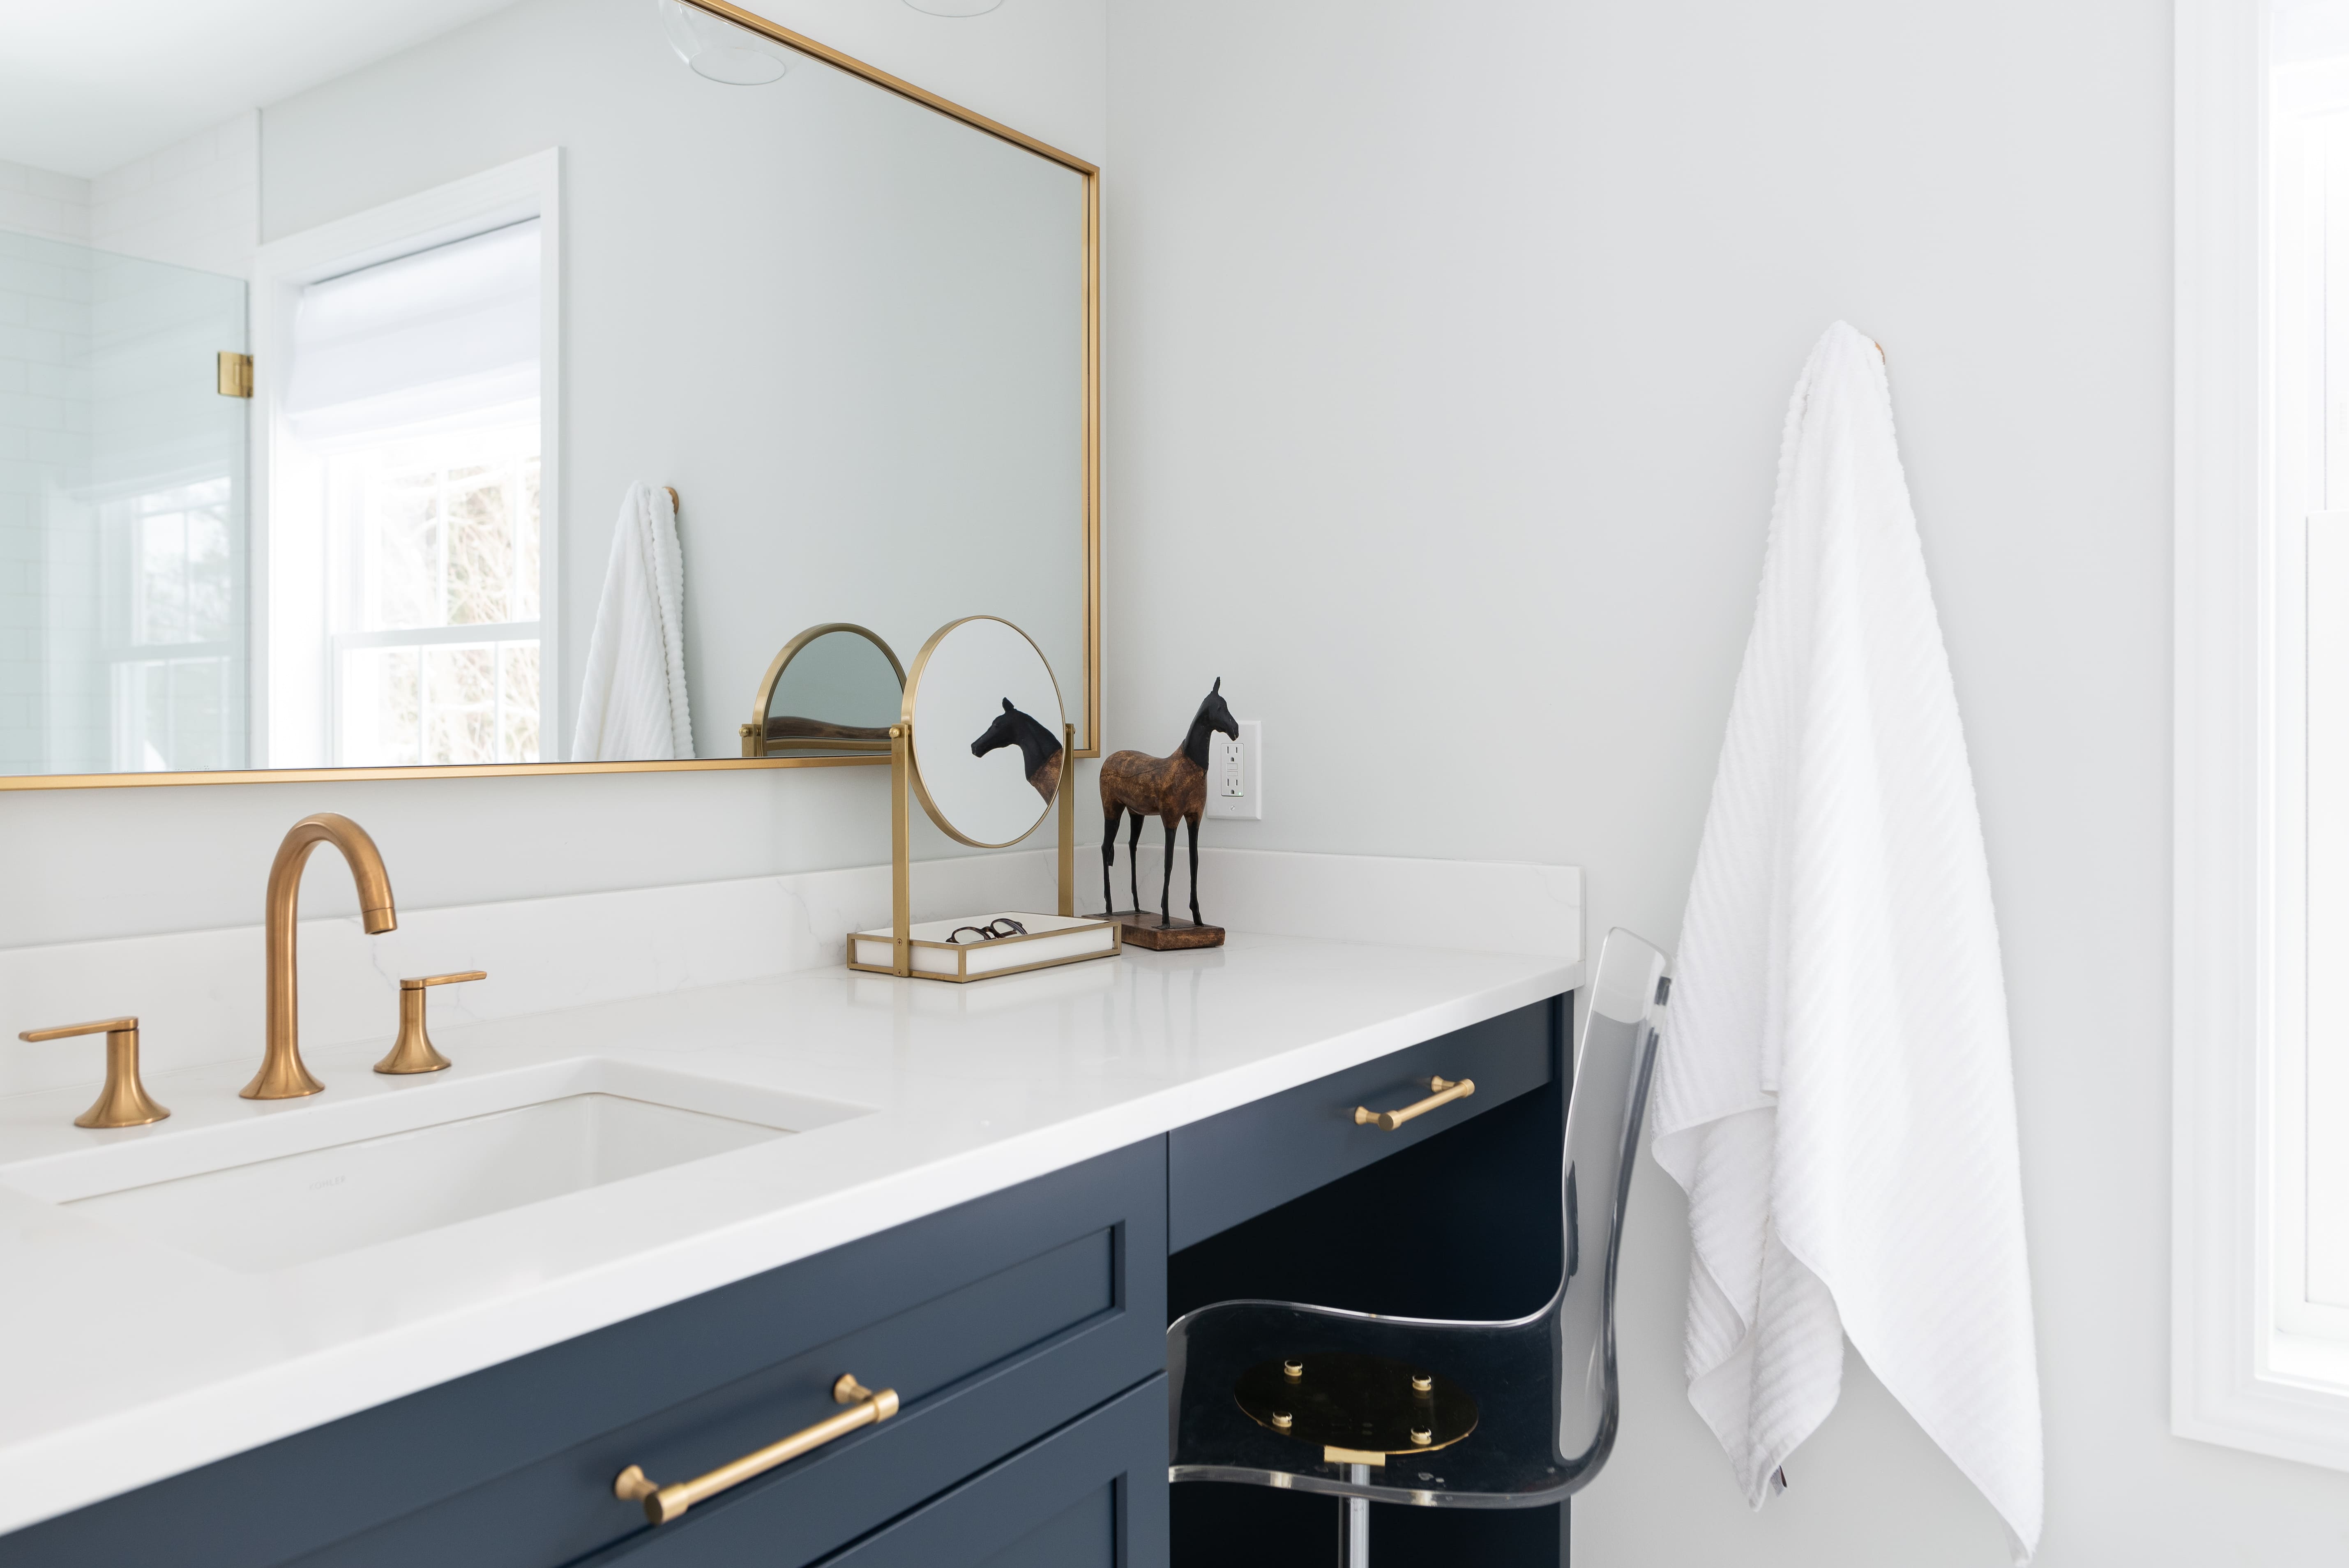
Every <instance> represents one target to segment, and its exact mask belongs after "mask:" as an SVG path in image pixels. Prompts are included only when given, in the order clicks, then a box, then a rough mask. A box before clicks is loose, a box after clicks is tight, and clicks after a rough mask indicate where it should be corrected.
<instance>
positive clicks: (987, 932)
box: [947, 915, 1028, 942]
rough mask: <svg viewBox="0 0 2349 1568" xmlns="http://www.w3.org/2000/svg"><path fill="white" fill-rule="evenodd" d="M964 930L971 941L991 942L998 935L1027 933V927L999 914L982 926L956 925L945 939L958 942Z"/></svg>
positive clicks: (1008, 935) (1012, 935)
mask: <svg viewBox="0 0 2349 1568" xmlns="http://www.w3.org/2000/svg"><path fill="white" fill-rule="evenodd" d="M965 931H968V932H969V933H970V940H972V941H975V942H991V941H994V940H997V939H998V938H999V937H1024V936H1026V935H1027V934H1028V928H1027V927H1025V926H1023V925H1021V924H1020V923H1019V921H1017V920H1015V919H1012V918H1011V917H1010V916H1009V915H999V916H997V917H996V918H995V919H991V920H989V921H988V922H987V924H985V925H983V926H957V927H956V928H955V929H953V930H952V931H950V932H948V933H947V940H948V941H950V942H959V941H961V940H962V934H963V933H964V932H965Z"/></svg>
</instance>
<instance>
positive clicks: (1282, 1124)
mask: <svg viewBox="0 0 2349 1568" xmlns="http://www.w3.org/2000/svg"><path fill="white" fill-rule="evenodd" d="M1565 1009H1566V1002H1565V998H1563V997H1552V998H1550V999H1549V1000H1547V1001H1545V1002H1535V1003H1533V1004H1532V1005H1531V1006H1527V1007H1521V1008H1518V1009H1517V1010H1516V1012H1505V1013H1503V1014H1502V1015H1501V1016H1499V1017H1498V1018H1488V1019H1486V1020H1485V1022H1484V1023H1475V1024H1471V1025H1470V1026H1469V1027H1467V1028H1465V1029H1462V1030H1457V1031H1454V1033H1450V1034H1446V1035H1443V1036H1441V1037H1439V1038H1437V1039H1434V1040H1430V1041H1427V1042H1425V1043H1424V1044H1418V1045H1413V1046H1411V1047H1410V1048H1408V1049H1406V1050H1402V1051H1397V1052H1395V1053H1393V1054H1392V1055H1387V1056H1381V1057H1380V1058H1379V1059H1378V1060H1377V1061H1375V1062H1365V1063H1363V1064H1361V1066H1359V1067H1354V1068H1350V1069H1349V1070H1347V1071H1345V1072H1342V1073H1332V1074H1331V1075H1330V1076H1328V1077H1326V1078H1317V1079H1315V1080H1314V1081H1313V1082H1312V1083H1310V1084H1305V1085H1299V1087H1297V1088H1294V1089H1291V1090H1289V1091H1288V1092H1287V1093H1286V1094H1281V1095H1275V1096H1270V1097H1269V1098H1267V1099H1262V1100H1257V1101H1255V1102H1253V1103H1251V1104H1248V1105H1245V1106H1237V1107H1236V1108H1235V1109H1232V1110H1228V1111H1226V1112H1225V1113H1224V1114H1223V1115H1221V1116H1210V1117H1208V1118H1207V1119H1206V1120H1205V1121H1199V1122H1193V1123H1192V1124H1191V1125H1190V1126H1188V1127H1176V1128H1175V1129H1174V1131H1173V1132H1172V1133H1170V1134H1168V1135H1167V1147H1166V1229H1167V1245H1168V1247H1169V1248H1171V1249H1175V1250H1179V1249H1181V1248H1184V1247H1187V1246H1189V1245H1191V1244H1192V1243H1193V1242H1194V1241H1202V1240H1204V1239H1206V1237H1209V1236H1212V1235H1214V1234H1216V1232H1217V1231H1223V1230H1227V1229H1229V1228H1230V1227H1231V1226H1234V1225H1237V1224H1238V1223H1239V1222H1240V1221H1241V1220H1249V1219H1253V1218H1254V1217H1255V1216H1257V1215H1258V1214H1261V1213H1263V1212H1265V1211H1266V1210H1269V1209H1276V1208H1278V1207H1279V1206H1280V1205H1281V1204H1283V1203H1286V1202H1288V1200H1289V1199H1292V1198H1296V1197H1298V1196H1299V1195H1300V1194H1303V1193H1307V1192H1310V1191H1311V1190H1313V1189H1315V1188H1317V1187H1319V1186H1321V1185H1323V1184H1324V1183H1326V1182H1330V1181H1335V1180H1336V1179H1338V1178H1340V1177H1341V1176H1345V1175H1347V1174H1349V1173H1350V1172H1352V1171H1356V1170H1360V1169H1361V1168H1362V1167H1364V1166H1366V1165H1369V1164H1371V1162H1372V1161H1374V1160H1379V1159H1383V1158H1385V1157H1387V1156H1388V1155H1391V1154H1393V1153H1394V1152H1396V1151H1397V1150H1398V1149H1404V1148H1409V1147H1411V1146H1412V1145H1413V1144H1415V1143H1418V1142H1420V1141H1421V1140H1422V1139H1423V1138H1428V1137H1433V1136H1434V1135H1435V1134H1437V1133H1439V1132H1442V1131H1444V1129H1445V1128H1447V1127H1458V1126H1459V1125H1460V1124H1461V1123H1462V1122H1464V1121H1465V1120H1467V1119H1468V1118H1469V1117H1471V1116H1478V1115H1481V1114H1482V1113H1484V1112H1485V1111H1488V1110H1491V1109H1492V1108H1493V1107H1494V1106H1497V1105H1500V1104H1502V1103H1504V1102H1505V1101H1507V1100H1511V1099H1514V1098H1516V1096H1519V1095H1522V1094H1525V1093H1526V1092H1527V1091H1529V1090H1532V1089H1537V1088H1539V1087H1540V1086H1541V1085H1544V1084H1547V1083H1548V1082H1549V1081H1550V1077H1551V1075H1552V1073H1553V1072H1554V1071H1560V1070H1562V1069H1561V1068H1559V1067H1558V1065H1557V1062H1558V1054H1559V1051H1560V1049H1561V1044H1562V1042H1563V1041H1564V1039H1565V1019H1566V1010H1565ZM1431 1077H1443V1078H1449V1079H1454V1080H1457V1079H1462V1078H1467V1079H1472V1080H1474V1081H1475V1085H1476V1092H1475V1094H1474V1095H1472V1096H1469V1097H1467V1098H1466V1099H1463V1100H1454V1101H1452V1102H1451V1103H1450V1104H1448V1105H1444V1106H1438V1107H1436V1108H1435V1109H1433V1110H1432V1111H1429V1112H1427V1113H1425V1114H1424V1115H1423V1116H1418V1117H1417V1118H1415V1119H1413V1120H1412V1121H1408V1122H1405V1123H1404V1124H1402V1126H1401V1127H1397V1128H1396V1129H1395V1130H1393V1131H1392V1132H1388V1131H1385V1130H1383V1129H1381V1128H1380V1127H1363V1126H1358V1125H1357V1124H1356V1123H1355V1121H1354V1107H1355V1106H1367V1107H1369V1108H1370V1109H1371V1110H1373V1111H1381V1110H1392V1109H1395V1108H1397V1107H1400V1106H1407V1105H1410V1104H1412V1103H1413V1101H1416V1100H1420V1099H1423V1098H1425V1097H1426V1096H1427V1093H1428V1089H1427V1080H1428V1079H1429V1078H1431Z"/></svg>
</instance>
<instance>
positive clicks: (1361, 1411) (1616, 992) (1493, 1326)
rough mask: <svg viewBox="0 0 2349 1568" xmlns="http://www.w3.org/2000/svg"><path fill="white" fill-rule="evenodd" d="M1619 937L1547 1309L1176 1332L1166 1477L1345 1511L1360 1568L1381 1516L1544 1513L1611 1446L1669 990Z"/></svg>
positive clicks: (1567, 1168)
mask: <svg viewBox="0 0 2349 1568" xmlns="http://www.w3.org/2000/svg"><path fill="white" fill-rule="evenodd" d="M1665 964H1666V961H1665V958H1664V955H1663V954H1662V953H1661V952H1660V951H1658V950H1656V949H1655V948H1654V947H1653V946H1651V945H1650V944H1649V943H1647V942H1645V941H1642V940H1640V938H1638V937H1636V936H1633V935H1632V934H1631V933H1630V932H1629V931H1624V930H1613V931H1609V933H1608V934H1607V941H1606V944H1605V946H1604V947H1603V948H1602V949H1601V950H1600V952H1599V972H1598V974H1597V975H1596V977H1595V978H1594V979H1593V981H1591V984H1590V986H1589V988H1588V990H1587V991H1586V992H1584V1005H1583V1006H1582V1008H1581V1012H1582V1020H1581V1027H1580V1029H1579V1030H1578V1033H1577V1035H1576V1039H1575V1044H1574V1056H1573V1080H1572V1088H1571V1091H1570V1095H1569V1097H1568V1104H1567V1115H1566V1153H1565V1158H1564V1161H1563V1170H1562V1173H1561V1175H1560V1178H1559V1179H1560V1180H1561V1181H1562V1182H1563V1183H1564V1187H1565V1204H1564V1209H1565V1214H1566V1248H1565V1259H1566V1262H1565V1269H1564V1272H1563V1277H1562V1278H1561V1279H1560V1280H1559V1281H1558V1284H1557V1290H1556V1291H1555V1292H1554V1293H1552V1294H1551V1296H1550V1299H1549V1303H1548V1304H1547V1305H1546V1306H1544V1307H1543V1308H1542V1309H1541V1310H1540V1311H1539V1312H1537V1313H1535V1314H1532V1315H1531V1316H1529V1317H1523V1318H1517V1319H1514V1320H1511V1321H1508V1322H1504V1323H1475V1322H1457V1321H1453V1320H1449V1319H1443V1318H1407V1317H1381V1316H1378V1315H1376V1314H1370V1313H1358V1312H1347V1311H1344V1310H1342V1309H1340V1308H1337V1307H1324V1306H1308V1305H1305V1304H1303V1303H1298V1302H1276V1301H1229V1302H1217V1303H1215V1304H1214V1305H1212V1306H1205V1307H1201V1308H1200V1309H1199V1310H1198V1311H1196V1312H1194V1313H1187V1314H1185V1315H1184V1316H1183V1317H1181V1318H1179V1319H1177V1320H1176V1321H1175V1323H1174V1325H1173V1326H1172V1327H1170V1328H1169V1329H1168V1330H1167V1331H1166V1352H1167V1357H1166V1358H1167V1370H1168V1381H1169V1385H1170V1386H1169V1389H1168V1418H1169V1421H1170V1423H1171V1425H1172V1428H1173V1430H1172V1432H1171V1434H1170V1443H1169V1452H1170V1454H1171V1456H1172V1464H1171V1467H1170V1470H1169V1473H1170V1475H1171V1476H1172V1478H1173V1479H1174V1480H1178V1481H1200V1480H1214V1481H1246V1482H1252V1483H1254V1484H1256V1485H1257V1486H1273V1487H1284V1488H1288V1489H1290V1490H1297V1491H1311V1492H1323V1493H1330V1494H1334V1495H1336V1496H1338V1497H1340V1498H1344V1499H1346V1500H1348V1501H1347V1504H1346V1506H1345V1507H1344V1508H1343V1509H1341V1510H1340V1516H1341V1517H1340V1529H1341V1531H1342V1532H1344V1533H1343V1537H1342V1556H1341V1561H1342V1562H1344V1563H1346V1564H1347V1565H1348V1568H1367V1564H1368V1563H1369V1561H1370V1545H1369V1532H1370V1506H1369V1505H1370V1503H1371V1501H1379V1502H1394V1503H1407V1504H1416V1505H1418V1506H1420V1507H1424V1508H1534V1507H1537V1506H1539V1505H1541V1504H1544V1503H1552V1502H1557V1501H1559V1500H1561V1499H1563V1498H1566V1497H1568V1496H1571V1495H1572V1494H1573V1493H1574V1492H1576V1491H1578V1490H1581V1489H1582V1488H1583V1487H1584V1486H1586V1485H1588V1483H1589V1481H1590V1479H1591V1478H1592V1477H1593V1476H1595V1475H1597V1474H1598V1473H1599V1467H1600V1466H1602V1465H1604V1464H1605V1463H1606V1462H1607V1456H1608V1453H1609V1450H1610V1449H1612V1448H1613V1447H1614V1443H1615V1428H1616V1417H1617V1399H1616V1386H1615V1264H1616V1257H1617V1254H1618V1251H1619V1248H1620V1245H1621V1241H1622V1222H1623V1207H1624V1199H1625V1196H1626V1192H1627V1190H1628V1189H1629V1187H1630V1176H1631V1161H1632V1157H1633V1156H1634V1154H1635V1153H1636V1152H1637V1150H1638V1147H1639V1135H1640V1122H1641V1121H1642V1119H1643V1118H1644V1116H1645V1113H1646V1110H1647V1099H1648V1077H1649V1074H1650V1072H1651V1070H1652V1069H1653V1067H1654V1064H1655V1053H1656V1038H1657V1033H1658V1031H1659V1030H1660V1029H1661V1026H1662V1023H1663V1012H1664V1005H1665V999H1666V996H1667V994H1668V992H1669V990H1670V987H1671V981H1669V980H1667V979H1666V978H1665V976H1664V970H1665Z"/></svg>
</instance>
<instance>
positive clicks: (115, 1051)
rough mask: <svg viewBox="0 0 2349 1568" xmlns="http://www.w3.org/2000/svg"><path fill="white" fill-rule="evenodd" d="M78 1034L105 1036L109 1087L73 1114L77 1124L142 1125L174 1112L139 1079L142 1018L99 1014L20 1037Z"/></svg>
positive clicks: (37, 1038) (56, 1037)
mask: <svg viewBox="0 0 2349 1568" xmlns="http://www.w3.org/2000/svg"><path fill="white" fill-rule="evenodd" d="M77 1034H103V1035H105V1036H106V1087H105V1088H103V1089H101V1090H99V1091H98V1099H97V1101H96V1103H95V1104H93V1105H92V1106H90V1107H89V1109H88V1110H86V1111H84V1112H82V1114H81V1115H79V1116H76V1117H74V1126H76V1127H145V1126H146V1125H147V1124H148V1123H149V1122H160V1121H161V1120H162V1119H163V1118H164V1117H165V1116H170V1115H171V1111H170V1110H169V1109H167V1108H165V1107H164V1106H160V1105H158V1104H156V1103H155V1099H154V1096H150V1094H148V1092H147V1085H145V1084H142V1083H140V1081H139V1020H137V1019H136V1018H129V1017H124V1018H99V1019H95V1020H93V1021H91V1022H90V1023H64V1024H59V1025H58V1026H57V1028H55V1029H27V1030H26V1031H25V1032H24V1033H21V1034H19V1035H17V1036H16V1038H17V1039H19V1040H28V1041H32V1042H35V1043H36V1044H37V1043H38V1042H40V1041H43V1040H70V1039H72V1038H73V1037H74V1036H75V1035H77Z"/></svg>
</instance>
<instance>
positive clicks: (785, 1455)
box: [612, 1372, 897, 1524]
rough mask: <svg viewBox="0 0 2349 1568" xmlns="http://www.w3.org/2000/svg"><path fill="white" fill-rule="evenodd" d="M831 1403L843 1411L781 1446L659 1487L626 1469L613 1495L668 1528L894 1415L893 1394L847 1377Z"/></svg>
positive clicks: (636, 1467)
mask: <svg viewBox="0 0 2349 1568" xmlns="http://www.w3.org/2000/svg"><path fill="white" fill-rule="evenodd" d="M832 1397H833V1403H835V1404H839V1405H845V1406H847V1407H848V1408H847V1409H845V1410H843V1411H842V1412H841V1413H840V1414H839V1415H837V1416H833V1417H826V1418H825V1419H823V1420H821V1421H818V1422H817V1423H816V1424H815V1425H814V1426H812V1427H803V1428H801V1429H800V1430H798V1431H796V1432H793V1433H792V1435H791V1436H790V1437H788V1438H784V1439H783V1440H782V1441H781V1442H779V1443H769V1444H768V1445H767V1446H766V1447H765V1448H763V1449H760V1450H759V1451H758V1452H757V1453H755V1454H744V1455H743V1456H742V1457H741V1458H740V1459H736V1460H735V1461H734V1462H733V1463H732V1464H730V1465H720V1466H719V1467H718V1468H717V1469H714V1470H711V1471H710V1472H709V1474H708V1475H705V1476H696V1477H694V1478H693V1479H692V1480H688V1481H678V1482H677V1483H675V1484H674V1485H671V1486H662V1485H661V1484H660V1483H658V1482H657V1481H655V1480H651V1479H650V1478H649V1477H647V1475H646V1474H645V1472H644V1467H642V1466H641V1465H630V1466H629V1467H628V1468H627V1469H624V1470H622V1471H621V1472H620V1473H619V1474H618V1475H617V1476H616V1477H615V1478H613V1480H612V1495H613V1496H614V1497H616V1498H618V1499H620V1500H621V1501H624V1502H625V1501H635V1500H636V1499H638V1498H641V1499H643V1500H644V1504H645V1517H646V1518H647V1519H649V1520H651V1521H653V1522H654V1523H655V1524H667V1522H668V1521H670V1520H672V1519H675V1518H676V1517H677V1516H678V1514H680V1513H683V1512H684V1511H686V1510H687V1509H688V1508H691V1507H692V1506H693V1505H694V1504H695V1503H697V1502H700V1501H704V1500H706V1499H709V1498H713V1497H716V1496H717V1495H718V1494H719V1492H721V1491H724V1490H726V1489H727V1488H728V1487H730V1486H740V1484H741V1483H742V1482H744V1481H746V1480H750V1478H751V1477H752V1476H757V1475H764V1474H766V1473H767V1472H768V1471H769V1470H771V1469H774V1468H775V1467H776V1466H777V1465H779V1464H781V1463H782V1462H783V1461H784V1460H786V1459H798V1458H799V1457H800V1456H801V1455H802V1454H804V1453H806V1452H807V1451H808V1450H809V1449H820V1448H822V1447H823V1446H824V1445H825V1444H826V1443H828V1442H830V1441H832V1440H833V1438H839V1437H844V1436H846V1435H847V1434H848V1433H850V1432H853V1431H854V1430H856V1428H859V1427H870V1426H872V1425H874V1423H875V1422H879V1421H885V1420H887V1419H888V1418H889V1417H892V1416H894V1415H895V1414H896V1413H897V1391H896V1390H895V1388H884V1389H883V1390H881V1392H880V1393H878V1394H875V1393H874V1392H873V1390H872V1389H870V1388H867V1387H865V1386H864V1385H863V1384H862V1383H859V1382H858V1381H856V1379H855V1377H854V1376H851V1375H850V1374H848V1373H845V1372H843V1373H842V1374H841V1375H840V1380H839V1381H838V1382H836V1383H834V1384H833V1386H832Z"/></svg>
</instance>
